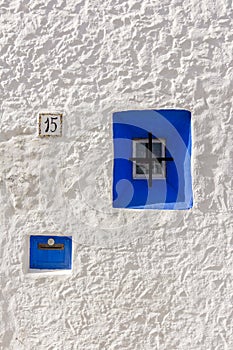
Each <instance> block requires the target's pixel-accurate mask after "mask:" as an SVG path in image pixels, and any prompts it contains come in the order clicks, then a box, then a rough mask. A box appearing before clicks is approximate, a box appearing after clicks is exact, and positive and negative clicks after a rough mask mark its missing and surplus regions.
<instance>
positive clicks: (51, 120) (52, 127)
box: [39, 113, 62, 136]
mask: <svg viewBox="0 0 233 350" xmlns="http://www.w3.org/2000/svg"><path fill="white" fill-rule="evenodd" d="M61 135H62V114H61V113H40V114H39V136H61Z"/></svg>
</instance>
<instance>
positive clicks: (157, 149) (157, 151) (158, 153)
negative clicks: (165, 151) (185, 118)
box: [152, 142, 162, 157]
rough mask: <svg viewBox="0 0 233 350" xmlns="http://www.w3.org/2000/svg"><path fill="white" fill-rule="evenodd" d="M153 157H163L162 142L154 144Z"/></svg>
mask: <svg viewBox="0 0 233 350" xmlns="http://www.w3.org/2000/svg"><path fill="white" fill-rule="evenodd" d="M152 153H153V155H152V157H161V156H162V144H161V142H159V143H158V142H156V143H155V142H154V143H152Z"/></svg>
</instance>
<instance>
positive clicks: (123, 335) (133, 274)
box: [0, 0, 233, 350]
mask: <svg viewBox="0 0 233 350" xmlns="http://www.w3.org/2000/svg"><path fill="white" fill-rule="evenodd" d="M0 2H1V6H0V13H1V19H0V21H1V26H0V27H1V31H0V66H1V77H0V96H1V111H0V112H1V114H0V115H1V133H0V169H1V171H0V181H1V182H0V203H1V210H0V219H1V224H0V244H1V246H0V247H1V248H0V256H1V274H0V280H1V282H0V283H1V289H0V310H1V313H0V315H1V316H0V317H1V318H0V333H1V342H0V349H4V350H5V349H6V350H8V349H13V350H34V349H35V350H71V349H78V350H97V349H98V350H105V349H106V350H116V349H119V350H122V349H127V350H139V349H140V350H155V349H156V350H157V349H158V350H165V349H166V350H227V349H229V350H230V349H233V334H232V318H233V311H232V299H231V294H232V288H233V285H232V261H233V259H232V258H233V257H232V244H233V239H232V231H233V230H232V226H233V223H232V222H233V220H232V207H233V200H232V197H230V196H232V151H233V149H232V88H233V83H232V81H233V79H232V78H233V64H232V62H233V60H232V58H233V57H232V52H233V51H232V50H233V45H232V39H233V35H232V18H233V17H232V3H231V0H218V1H216V0H205V1H200V0H192V1H187V0H182V1H180V0H163V1H159V0H156V1H153V0H143V1H142V0H141V1H133V0H132V1H127V0H126V1H123V0H82V1H76V0H62V1H59V0H51V1H44V2H43V1H37V0H33V1H30V0H14V1H9V0H2V1H0ZM133 108H136V109H146V108H186V109H189V110H191V111H192V122H193V189H194V208H193V209H192V210H189V211H181V212H179V211H124V210H117V209H115V210H113V209H112V207H111V178H112V154H113V153H112V134H111V116H112V112H113V111H117V110H122V109H133ZM41 111H47V112H53V111H58V112H62V113H63V114H64V134H63V137H62V138H57V139H40V138H38V137H37V117H38V114H39V112H41ZM30 234H48V235H51V234H65V235H72V236H73V239H74V242H75V244H74V260H73V271H72V274H71V275H59V276H58V275H53V274H52V275H49V276H47V275H36V276H35V275H33V274H30V273H28V236H29V235H30Z"/></svg>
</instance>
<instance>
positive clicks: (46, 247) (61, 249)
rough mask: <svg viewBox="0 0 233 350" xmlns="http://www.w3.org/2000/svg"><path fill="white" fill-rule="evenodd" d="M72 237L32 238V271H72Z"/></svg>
mask: <svg viewBox="0 0 233 350" xmlns="http://www.w3.org/2000/svg"><path fill="white" fill-rule="evenodd" d="M71 261H72V238H71V237H70V236H30V269H40V270H43V269H45V270H56V269H59V270H70V269H71Z"/></svg>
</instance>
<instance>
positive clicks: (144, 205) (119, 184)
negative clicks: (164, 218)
mask: <svg viewBox="0 0 233 350" xmlns="http://www.w3.org/2000/svg"><path fill="white" fill-rule="evenodd" d="M113 139H114V140H113V141H114V168H113V207H114V208H128V209H130V208H131V209H190V208H191V207H192V205H193V195H192V179H191V113H190V112H189V111H187V110H171V109H168V110H141V111H124V112H116V113H114V114H113ZM149 164H150V165H149Z"/></svg>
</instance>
